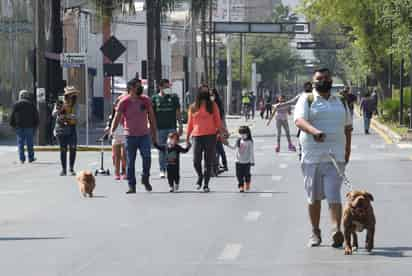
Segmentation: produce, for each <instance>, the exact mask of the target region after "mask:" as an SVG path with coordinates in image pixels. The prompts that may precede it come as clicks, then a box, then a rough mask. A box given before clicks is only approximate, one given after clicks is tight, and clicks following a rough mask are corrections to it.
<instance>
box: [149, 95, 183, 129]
mask: <svg viewBox="0 0 412 276" xmlns="http://www.w3.org/2000/svg"><path fill="white" fill-rule="evenodd" d="M152 103H153V111H154V113H155V116H156V122H157V128H158V129H176V121H177V118H176V111H177V110H178V109H180V103H179V97H178V96H177V95H176V94H166V95H163V96H160V94H156V95H154V96H152Z"/></svg>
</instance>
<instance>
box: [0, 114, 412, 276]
mask: <svg viewBox="0 0 412 276" xmlns="http://www.w3.org/2000/svg"><path fill="white" fill-rule="evenodd" d="M240 123H241V121H240V120H232V121H231V123H230V125H231V126H232V128H236V126H237V125H239V124H240ZM252 125H253V132H254V134H255V143H256V145H255V147H256V159H257V161H256V167H255V169H254V175H253V190H252V192H250V193H245V194H240V193H238V192H237V187H236V182H235V179H234V169H233V166H231V170H230V172H228V173H227V174H226V175H224V176H222V177H219V178H217V179H213V181H212V184H211V189H212V192H211V193H210V194H202V193H198V192H196V191H195V190H194V186H193V185H194V182H195V178H194V173H193V169H192V167H191V155H190V154H189V155H186V156H183V157H182V161H183V162H182V163H183V166H182V167H183V169H182V176H183V183H182V189H183V191H182V192H181V193H177V194H170V193H168V192H167V190H168V189H167V184H166V183H165V181H163V180H160V179H159V178H158V176H157V173H156V171H157V157H156V155H157V154H154V156H155V162H154V168H153V174H154V176H153V185H154V192H153V193H150V194H148V193H146V192H144V191H143V189H142V187H139V190H138V193H137V194H136V195H131V196H126V195H125V191H126V189H127V187H126V186H127V185H126V183H124V182H114V181H113V180H112V178H111V177H99V178H98V183H97V189H96V198H94V199H82V198H81V197H80V195H79V192H78V190H77V186H76V184H75V181H74V178H73V177H58V176H57V175H58V173H59V164H58V162H57V161H56V160H57V153H53V152H44V153H39V155H38V158H39V160H40V161H39V162H37V163H36V164H31V165H17V164H16V163H13V161H14V160H15V159H16V154H15V152H14V149H12V148H9V147H1V148H0V168H1V170H0V179H1V185H0V210H2V212H1V216H0V248H1V249H0V267H1V275H13V276H14V275H19V276H20V275H39V276H46V275H87V276H90V275H99V276H102V275H145V276H146V275H176V276H184V275H207V276H210V275H225V276H227V275H237V276H238V275H390V274H391V275H397V276H398V275H411V270H412V235H411V234H410V232H411V231H410V229H411V228H412V220H411V219H410V209H411V208H410V207H411V204H412V203H411V202H412V175H411V173H410V168H411V165H412V161H411V160H410V156H412V149H410V147H409V146H408V145H401V147H402V149H401V148H400V147H399V146H398V145H387V144H385V143H384V141H383V140H382V139H381V138H380V137H379V136H377V135H371V136H368V137H366V136H363V135H361V132H360V129H361V128H360V125H359V121H357V125H356V131H355V135H354V142H353V143H354V149H353V151H354V152H353V160H352V161H351V163H350V166H349V168H348V175H349V177H350V178H351V179H352V180H353V183H354V185H355V186H356V187H359V188H365V189H368V190H370V191H371V192H372V193H373V194H374V196H375V202H374V206H375V210H376V215H377V221H378V223H377V232H376V247H377V248H376V250H375V251H374V252H373V253H372V254H368V253H366V252H364V251H362V250H361V251H360V252H359V253H358V254H356V255H354V256H350V257H348V256H344V255H343V250H335V249H332V248H330V247H329V246H328V245H329V239H328V234H329V231H330V225H329V224H328V213H327V209H326V208H324V210H323V216H322V229H323V233H324V241H325V242H324V246H322V247H320V248H317V249H309V248H307V247H306V243H307V238H308V236H309V234H310V226H309V223H308V218H307V212H306V209H305V199H304V192H303V186H302V177H301V174H300V170H299V164H298V162H297V157H296V154H294V153H289V152H287V151H286V145H285V144H283V145H282V146H283V147H282V152H281V153H280V154H277V155H276V154H275V153H274V140H275V138H274V136H273V134H274V129H273V128H266V127H264V124H263V122H261V121H256V122H254V123H253V124H252ZM79 155H80V156H79V162H78V168H82V169H87V168H95V167H96V166H97V165H98V164H97V162H98V153H93V152H87V153H86V152H82V153H80V154H79ZM229 155H230V157H229V158H230V159H232V157H233V153H231V152H229ZM106 157H107V158H106V166H109V165H110V160H109V155H108V154H107V155H106ZM139 164H140V163H139ZM232 165H233V164H232ZM363 240H364V236H363V235H362V236H361V241H362V242H361V243H363Z"/></svg>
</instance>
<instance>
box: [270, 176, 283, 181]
mask: <svg viewBox="0 0 412 276" xmlns="http://www.w3.org/2000/svg"><path fill="white" fill-rule="evenodd" d="M282 178H283V176H281V175H272V180H273V181H281V180H282Z"/></svg>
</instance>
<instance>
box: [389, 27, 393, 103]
mask: <svg viewBox="0 0 412 276" xmlns="http://www.w3.org/2000/svg"><path fill="white" fill-rule="evenodd" d="M390 32H391V33H390V42H389V43H390V46H391V47H392V45H393V23H392V21H391V24H390ZM392 66H393V54H390V55H389V72H388V86H389V93H390V94H389V96H390V97H392V70H393V69H392Z"/></svg>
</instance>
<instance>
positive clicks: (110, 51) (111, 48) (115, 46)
mask: <svg viewBox="0 0 412 276" xmlns="http://www.w3.org/2000/svg"><path fill="white" fill-rule="evenodd" d="M100 51H102V53H103V55H105V56H106V57H107V58H108V59H110V61H111V62H115V61H116V59H118V58H119V57H120V56H121V55H122V54H123V53H124V52H125V51H126V47H125V46H124V45H123V44H122V43H121V42H120V41H119V40H118V39H117V38H116V37H115V36H111V37H110V38H109V40H107V41H106V42H105V43H104V44H103V46H102V47H100Z"/></svg>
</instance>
